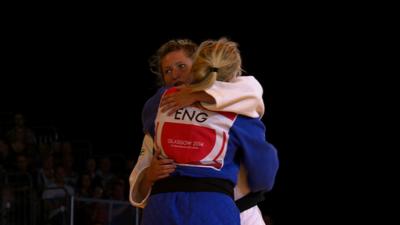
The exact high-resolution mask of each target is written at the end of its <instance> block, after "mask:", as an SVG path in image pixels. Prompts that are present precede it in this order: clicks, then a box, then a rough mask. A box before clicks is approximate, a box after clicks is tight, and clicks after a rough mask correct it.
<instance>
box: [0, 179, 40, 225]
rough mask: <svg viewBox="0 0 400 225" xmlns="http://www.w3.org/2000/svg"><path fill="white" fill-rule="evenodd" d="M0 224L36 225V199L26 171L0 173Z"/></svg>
mask: <svg viewBox="0 0 400 225" xmlns="http://www.w3.org/2000/svg"><path fill="white" fill-rule="evenodd" d="M0 202H1V205H0V225H36V224H37V223H36V222H37V218H36V215H38V209H39V207H38V202H39V201H38V199H37V195H36V192H35V190H34V189H33V188H32V177H31V176H30V175H29V174H26V173H3V174H0Z"/></svg>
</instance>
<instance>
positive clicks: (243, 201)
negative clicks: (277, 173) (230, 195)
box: [235, 191, 264, 212]
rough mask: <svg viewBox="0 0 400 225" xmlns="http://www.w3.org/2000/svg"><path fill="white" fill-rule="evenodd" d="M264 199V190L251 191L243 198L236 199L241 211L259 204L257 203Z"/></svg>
mask: <svg viewBox="0 0 400 225" xmlns="http://www.w3.org/2000/svg"><path fill="white" fill-rule="evenodd" d="M263 200H264V192H262V191H259V192H251V193H249V194H247V195H245V196H243V197H242V198H240V199H238V200H236V201H235V203H236V206H237V207H238V208H239V210H240V212H243V211H245V210H247V209H250V208H251V207H253V206H255V205H257V203H259V202H261V201H263Z"/></svg>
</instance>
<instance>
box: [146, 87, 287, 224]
mask: <svg viewBox="0 0 400 225" xmlns="http://www.w3.org/2000/svg"><path fill="white" fill-rule="evenodd" d="M174 91H175V89H174V88H172V89H168V90H167V89H166V88H161V89H159V90H158V91H157V93H156V94H155V95H154V96H153V97H152V98H150V99H149V100H148V101H147V102H146V104H145V106H144V109H143V114H142V121H143V128H144V131H145V132H146V133H150V134H151V136H152V137H153V139H154V143H155V147H156V148H158V149H159V150H160V151H161V153H162V155H163V156H164V157H168V158H171V159H173V160H174V161H175V162H176V164H177V168H176V171H175V172H174V173H172V174H171V176H185V177H201V178H221V179H225V180H229V181H231V182H232V183H233V184H236V182H237V174H238V171H239V165H240V161H241V162H242V163H243V164H244V166H245V167H246V169H247V171H248V183H249V187H250V189H251V191H253V192H256V191H261V190H267V191H268V190H270V189H271V188H272V186H273V184H274V180H275V175H276V172H277V169H278V164H279V163H278V158H277V152H276V149H275V148H274V147H273V146H272V145H271V144H270V143H268V142H267V141H266V138H265V126H264V124H263V123H262V122H261V121H260V119H258V118H250V117H245V116H241V115H238V114H235V113H229V112H215V111H209V110H206V109H204V108H202V107H201V106H190V107H186V108H183V109H179V110H178V111H177V112H175V113H174V114H173V115H171V116H168V115H167V114H166V113H162V112H161V111H159V110H158V106H159V103H160V99H161V97H162V95H163V94H168V93H171V92H174ZM143 224H191V225H192V224H193V225H197V224H199V225H200V224H216V225H218V224H221V225H223V224H237V225H239V224H240V218H239V211H238V209H237V207H236V205H235V204H234V201H233V199H232V198H230V197H229V196H227V195H225V194H222V193H218V192H168V193H159V194H155V195H151V196H150V198H149V201H148V204H147V206H146V207H145V209H144V211H143Z"/></svg>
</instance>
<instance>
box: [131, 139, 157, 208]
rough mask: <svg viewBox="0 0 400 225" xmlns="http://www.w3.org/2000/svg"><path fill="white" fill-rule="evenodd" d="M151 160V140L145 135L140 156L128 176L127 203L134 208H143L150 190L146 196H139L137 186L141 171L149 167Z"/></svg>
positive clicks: (140, 178) (141, 177)
mask: <svg viewBox="0 0 400 225" xmlns="http://www.w3.org/2000/svg"><path fill="white" fill-rule="evenodd" d="M152 158H153V138H152V137H151V136H150V135H149V134H146V135H145V136H144V139H143V144H142V149H141V151H140V155H139V157H138V160H137V162H136V165H135V167H134V168H133V170H132V172H131V175H130V176H129V201H130V202H131V204H132V205H133V206H135V207H140V208H144V207H145V206H146V202H147V199H148V197H149V195H150V192H151V190H150V191H149V193H147V195H146V196H141V195H140V194H139V191H138V190H139V185H140V183H141V180H142V179H143V170H144V169H146V168H147V167H149V166H150V163H151V159H152Z"/></svg>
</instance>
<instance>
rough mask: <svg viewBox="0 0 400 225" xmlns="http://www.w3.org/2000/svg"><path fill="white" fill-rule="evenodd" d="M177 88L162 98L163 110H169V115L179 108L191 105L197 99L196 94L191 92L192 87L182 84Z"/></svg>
mask: <svg viewBox="0 0 400 225" xmlns="http://www.w3.org/2000/svg"><path fill="white" fill-rule="evenodd" d="M176 89H177V91H176V92H174V93H171V94H168V95H164V96H163V98H162V99H161V103H160V107H161V112H168V115H169V116H170V115H172V114H173V113H174V112H176V111H177V110H178V109H181V108H184V107H186V106H190V105H192V104H193V103H195V102H196V101H197V99H196V94H195V93H192V92H191V88H188V87H187V86H185V85H181V86H178V87H176Z"/></svg>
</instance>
